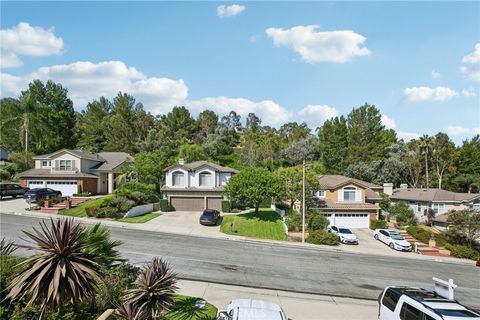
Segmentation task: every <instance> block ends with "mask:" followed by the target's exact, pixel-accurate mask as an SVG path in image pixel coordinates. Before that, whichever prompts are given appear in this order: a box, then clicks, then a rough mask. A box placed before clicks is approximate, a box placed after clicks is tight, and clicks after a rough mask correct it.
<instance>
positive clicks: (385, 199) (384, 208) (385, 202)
mask: <svg viewBox="0 0 480 320" xmlns="http://www.w3.org/2000/svg"><path fill="white" fill-rule="evenodd" d="M380 197H382V199H381V200H380V201H379V203H378V205H379V207H380V209H381V213H385V212H390V209H391V205H392V202H391V200H390V197H389V196H388V194H386V193H383V192H381V193H380ZM383 216H385V215H383Z"/></svg>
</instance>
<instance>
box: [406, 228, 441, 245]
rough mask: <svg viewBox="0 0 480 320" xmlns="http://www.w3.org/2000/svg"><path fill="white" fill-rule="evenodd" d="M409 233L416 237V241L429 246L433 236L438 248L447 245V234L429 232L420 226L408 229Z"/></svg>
mask: <svg viewBox="0 0 480 320" xmlns="http://www.w3.org/2000/svg"><path fill="white" fill-rule="evenodd" d="M407 233H408V234H409V235H411V236H412V237H414V238H415V239H417V240H418V241H420V242H423V243H426V244H428V241H429V240H430V237H431V236H432V234H433V236H434V239H435V241H436V245H437V246H439V247H444V246H445V245H447V237H446V235H445V233H433V232H431V231H428V230H426V229H424V228H422V227H418V226H410V227H408V228H407Z"/></svg>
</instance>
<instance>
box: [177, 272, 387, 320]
mask: <svg viewBox="0 0 480 320" xmlns="http://www.w3.org/2000/svg"><path fill="white" fill-rule="evenodd" d="M179 288H180V289H179V293H180V294H184V295H190V296H195V297H199V298H202V299H205V300H207V301H208V302H210V303H211V304H213V305H215V306H216V307H217V308H218V310H219V311H222V310H225V308H226V306H227V305H228V303H229V302H230V301H231V300H233V299H239V298H254V299H262V300H267V301H271V302H274V303H277V304H279V305H280V306H281V307H282V308H283V310H284V311H285V313H286V314H287V316H288V318H290V319H292V320H298V319H302V320H321V319H328V320H364V319H375V318H376V317H377V311H378V304H377V301H372V300H357V299H349V298H338V297H330V296H321V295H313V294H300V293H292V292H286V291H279V290H264V289H255V288H248V287H239V286H227V285H221V284H214V283H207V282H197V281H190V280H180V281H179Z"/></svg>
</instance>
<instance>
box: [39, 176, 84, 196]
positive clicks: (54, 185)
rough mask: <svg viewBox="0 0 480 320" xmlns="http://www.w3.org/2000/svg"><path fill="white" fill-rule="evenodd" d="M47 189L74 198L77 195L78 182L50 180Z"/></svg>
mask: <svg viewBox="0 0 480 320" xmlns="http://www.w3.org/2000/svg"><path fill="white" fill-rule="evenodd" d="M46 187H47V188H50V189H53V190H57V191H60V192H61V193H62V196H72V195H73V194H74V193H77V181H75V180H72V181H67V180H49V181H47V186H46Z"/></svg>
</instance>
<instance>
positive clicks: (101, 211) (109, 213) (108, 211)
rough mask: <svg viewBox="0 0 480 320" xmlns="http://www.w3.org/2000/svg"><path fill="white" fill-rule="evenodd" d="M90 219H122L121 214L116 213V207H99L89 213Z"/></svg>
mask: <svg viewBox="0 0 480 320" xmlns="http://www.w3.org/2000/svg"><path fill="white" fill-rule="evenodd" d="M91 214H92V217H95V218H112V219H118V218H121V217H123V214H122V213H120V212H119V211H118V208H116V207H100V208H95V210H93V212H92V213H91Z"/></svg>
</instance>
